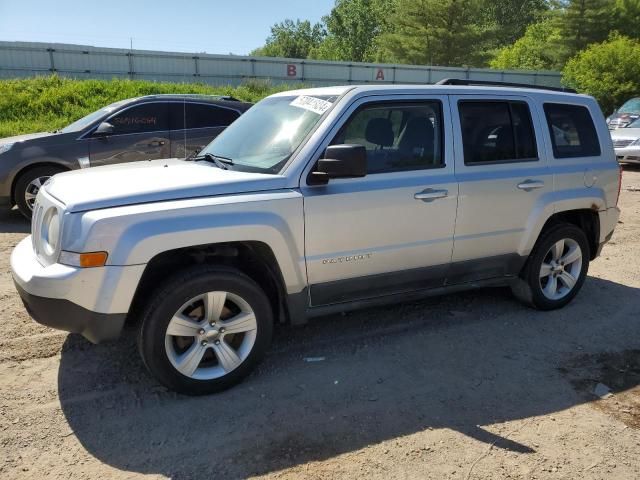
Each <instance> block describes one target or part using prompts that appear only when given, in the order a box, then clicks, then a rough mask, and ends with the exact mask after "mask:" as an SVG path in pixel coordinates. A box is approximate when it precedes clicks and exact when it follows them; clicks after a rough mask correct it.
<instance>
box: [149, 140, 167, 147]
mask: <svg viewBox="0 0 640 480" xmlns="http://www.w3.org/2000/svg"><path fill="white" fill-rule="evenodd" d="M164 144H165V142H164V141H163V140H153V141H152V142H149V146H150V147H161V146H163V145H164Z"/></svg>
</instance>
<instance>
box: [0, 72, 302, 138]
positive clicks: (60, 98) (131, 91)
mask: <svg viewBox="0 0 640 480" xmlns="http://www.w3.org/2000/svg"><path fill="white" fill-rule="evenodd" d="M289 88H291V87H288V86H286V85H280V86H277V87H275V86H273V85H271V84H270V83H268V82H264V81H259V80H254V81H250V82H247V83H246V84H243V85H241V86H239V87H236V88H234V87H230V86H227V87H211V86H209V85H204V84H197V83H158V82H148V81H138V80H133V81H132V80H120V79H114V80H71V79H67V78H61V77H58V76H55V75H53V76H49V77H36V78H29V79H20V80H0V138H3V137H8V136H11V135H18V134H21V133H31V132H41V131H50V130H56V129H59V128H62V127H64V126H66V125H68V124H70V123H71V122H73V121H75V120H77V119H79V118H81V117H83V116H85V115H87V114H89V113H91V112H93V111H95V110H98V109H99V108H102V107H104V106H105V105H108V104H110V103H112V102H115V101H117V100H123V99H125V98H132V97H139V96H141V95H151V94H157V93H202V94H208V95H231V96H233V97H236V98H238V99H239V100H244V101H248V102H256V101H258V100H260V99H262V98H263V97H265V96H267V95H270V94H272V93H275V92H277V91H282V90H287V89H289Z"/></svg>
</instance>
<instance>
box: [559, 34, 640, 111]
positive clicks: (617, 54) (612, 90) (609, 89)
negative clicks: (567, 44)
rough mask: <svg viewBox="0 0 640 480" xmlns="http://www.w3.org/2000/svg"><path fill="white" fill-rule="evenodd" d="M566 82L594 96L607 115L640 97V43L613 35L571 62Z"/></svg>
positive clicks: (581, 53) (566, 68) (592, 46)
mask: <svg viewBox="0 0 640 480" xmlns="http://www.w3.org/2000/svg"><path fill="white" fill-rule="evenodd" d="M562 80H563V82H564V83H565V84H566V85H567V86H569V87H573V88H575V89H577V90H578V91H580V92H583V93H587V94H589V95H593V96H594V97H595V98H596V99H597V100H598V102H599V103H600V107H601V108H602V110H603V111H604V112H605V113H609V112H611V111H613V109H614V108H615V107H616V106H619V105H621V104H622V103H623V102H624V101H625V100H628V99H629V98H630V97H634V96H640V42H638V41H637V40H634V39H630V38H628V37H623V36H619V35H617V34H614V35H612V36H611V37H610V38H609V39H608V40H607V41H605V42H603V43H600V44H594V45H591V46H589V47H588V48H587V49H586V50H584V51H583V52H580V53H579V54H578V55H576V56H575V57H574V58H572V59H571V60H569V62H568V63H567V65H566V67H565V68H564V71H563V74H562Z"/></svg>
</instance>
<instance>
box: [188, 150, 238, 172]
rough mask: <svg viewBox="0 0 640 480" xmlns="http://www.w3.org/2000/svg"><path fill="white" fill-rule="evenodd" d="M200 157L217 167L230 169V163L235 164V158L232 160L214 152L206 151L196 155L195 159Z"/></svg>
mask: <svg viewBox="0 0 640 480" xmlns="http://www.w3.org/2000/svg"><path fill="white" fill-rule="evenodd" d="M200 159H202V160H206V161H208V162H211V163H214V164H215V165H216V167H218V168H221V169H222V170H229V165H233V160H231V159H230V158H227V157H221V156H219V155H214V154H212V153H205V154H203V155H201V156H198V157H194V160H200Z"/></svg>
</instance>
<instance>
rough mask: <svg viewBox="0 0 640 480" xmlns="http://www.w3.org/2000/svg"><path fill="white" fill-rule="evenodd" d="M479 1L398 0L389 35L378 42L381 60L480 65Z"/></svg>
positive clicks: (385, 35)
mask: <svg viewBox="0 0 640 480" xmlns="http://www.w3.org/2000/svg"><path fill="white" fill-rule="evenodd" d="M480 6H481V4H480V1H479V0H398V4H397V6H396V10H395V12H394V14H393V16H392V18H391V23H392V25H393V31H392V32H391V33H387V34H384V35H383V36H382V38H381V39H380V46H381V48H382V50H383V58H384V59H385V60H387V61H392V62H399V63H412V64H428V65H444V66H462V65H468V66H473V65H479V64H482V60H481V58H480V54H479V50H478V49H477V48H474V47H475V46H476V45H478V44H480V43H482V42H483V41H484V40H485V35H484V34H485V32H484V31H483V29H482V28H481V26H480V25H479V24H478V23H477V21H478V19H479V18H480V13H481V10H480Z"/></svg>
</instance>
